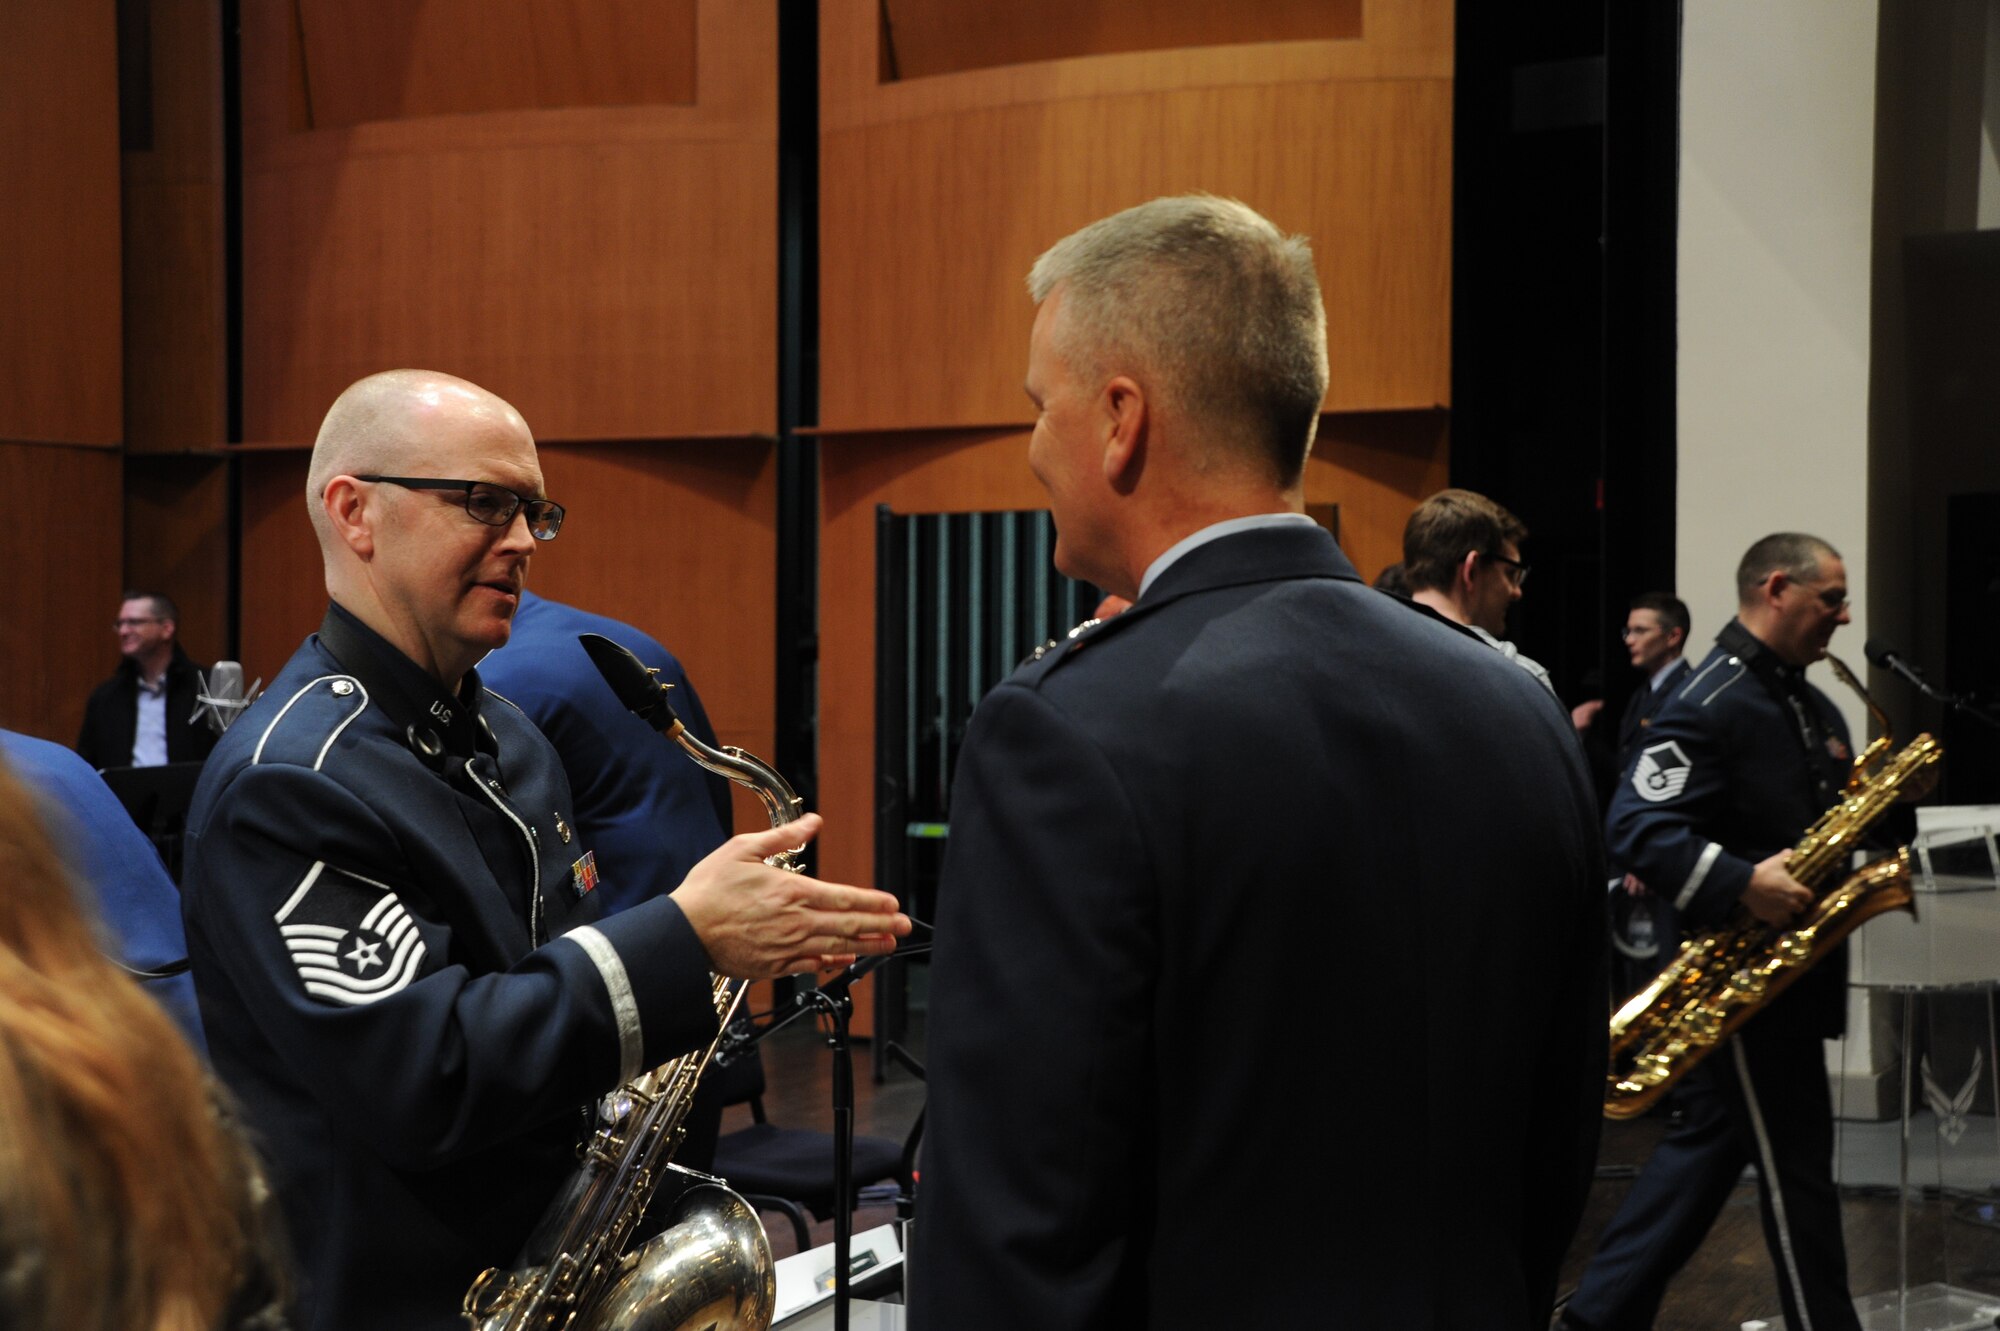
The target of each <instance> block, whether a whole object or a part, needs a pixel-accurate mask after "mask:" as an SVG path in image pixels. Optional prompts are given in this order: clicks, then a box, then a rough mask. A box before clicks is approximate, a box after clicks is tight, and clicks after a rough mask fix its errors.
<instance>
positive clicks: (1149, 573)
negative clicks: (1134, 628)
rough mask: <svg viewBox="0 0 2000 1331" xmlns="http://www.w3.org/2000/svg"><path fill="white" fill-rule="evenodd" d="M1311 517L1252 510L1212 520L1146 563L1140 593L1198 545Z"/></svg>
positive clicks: (1309, 520)
mask: <svg viewBox="0 0 2000 1331" xmlns="http://www.w3.org/2000/svg"><path fill="white" fill-rule="evenodd" d="M1311 521H1312V519H1311V518H1309V517H1307V516H1306V515H1305V514H1303V513H1253V514H1251V515H1250V516H1249V517H1247V518H1225V519H1223V520H1222V521H1221V522H1212V523H1210V524H1209V525H1208V526H1206V527H1203V528H1202V529H1201V530H1200V531H1198V532H1195V533H1194V534H1193V535H1191V536H1183V537H1182V538H1181V539H1180V540H1178V541H1175V542H1174V543H1173V544H1172V545H1170V546H1168V547H1167V550H1166V553H1165V554H1163V555H1161V556H1160V557H1159V558H1158V559H1155V560H1154V561H1153V562H1152V563H1151V564H1149V565H1147V567H1146V576H1145V577H1143V578H1141V579H1139V595H1140V596H1144V595H1145V594H1146V589H1147V588H1148V587H1150V586H1152V585H1153V584H1154V583H1155V582H1158V581H1159V579H1160V575H1161V574H1162V573H1165V572H1166V571H1167V570H1168V569H1169V568H1171V567H1173V563H1174V561H1175V560H1177V559H1179V558H1180V557H1181V556H1182V555H1184V554H1186V553H1187V552H1188V551H1190V550H1193V549H1195V548H1196V547H1197V546H1203V545H1207V544H1208V543H1209V542H1210V541H1216V540H1220V539H1221V538H1223V537H1224V536H1234V535H1236V533H1238V532H1242V531H1255V530H1256V529H1257V528H1259V527H1278V526H1282V525H1283V524H1285V523H1287V522H1311ZM1135 599H1136V598H1135Z"/></svg>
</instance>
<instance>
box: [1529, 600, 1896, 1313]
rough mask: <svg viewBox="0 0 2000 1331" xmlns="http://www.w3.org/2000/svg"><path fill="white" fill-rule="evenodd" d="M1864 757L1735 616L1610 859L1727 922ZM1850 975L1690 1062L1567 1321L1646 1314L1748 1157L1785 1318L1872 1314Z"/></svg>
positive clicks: (1662, 722)
mask: <svg viewBox="0 0 2000 1331" xmlns="http://www.w3.org/2000/svg"><path fill="white" fill-rule="evenodd" d="M1851 761H1852V758H1851V755H1850V753H1849V751H1848V738H1847V725H1846V722H1845V721H1844V720H1843V719H1842V718H1841V715H1840V713H1839V711H1837V710H1836V709H1835V708H1834V706H1833V704H1832V703H1831V702H1830V701H1829V700H1828V699H1827V697H1826V695H1825V694H1823V693H1821V692H1820V691H1819V690H1818V689H1816V688H1814V687H1812V686H1811V685H1810V684H1808V683H1806V682H1805V678H1804V671H1802V670H1799V669H1796V668H1793V667H1790V666H1786V665H1785V664H1783V663H1782V662H1780V661H1779V660H1778V659H1777V658H1776V657H1775V656H1773V655H1772V653H1771V651H1770V649H1768V648H1767V647H1765V646H1764V645H1763V643H1761V642H1760V641H1758V639H1757V638H1756V637H1755V636H1754V635H1753V634H1751V633H1750V631H1749V630H1748V629H1746V628H1744V627H1743V625H1742V624H1741V623H1740V622H1738V621H1735V620H1732V621H1730V623H1729V624H1728V625H1727V626H1726V627H1725V628H1724V629H1723V630H1722V632H1721V633H1720V634H1718V635H1717V637H1716V646H1715V649H1714V650H1713V651H1711V652H1710V653H1709V654H1708V657H1707V659H1706V660H1704V661H1703V662H1702V663H1701V665H1700V666H1699V667H1698V668H1697V669H1696V670H1695V672H1694V674H1693V675H1692V676H1691V677H1690V679H1689V680H1688V682H1687V684H1686V685H1685V687H1683V688H1682V689H1681V690H1680V692H1679V693H1678V695H1677V696H1676V697H1675V698H1674V699H1673V700H1672V701H1671V702H1669V703H1668V705H1667V706H1666V707H1665V708H1664V709H1662V710H1661V711H1660V713H1659V714H1658V715H1657V716H1656V717H1655V718H1654V720H1653V723H1652V724H1651V725H1650V726H1649V727H1647V729H1646V732H1645V736H1644V740H1643V743H1642V744H1641V745H1640V747H1639V750H1638V752H1637V754H1636V755H1635V756H1634V758H1633V760H1632V763H1631V765H1630V766H1629V767H1628V768H1627V769H1626V772H1625V775H1624V780H1623V781H1622V782H1621V783H1620V785H1619V787H1618V790H1617V793H1616V794H1615V795H1614V796H1613V799H1612V804H1611V812H1610V819H1609V828H1610V851H1611V857H1612V862H1613V863H1617V864H1623V865H1626V866H1628V867H1630V868H1631V870H1632V871H1633V872H1634V873H1636V874H1638V875H1639V877H1640V878H1641V879H1642V880H1644V881H1645V883H1646V884H1647V885H1648V886H1649V887H1650V888H1651V889H1652V890H1653V891H1654V892H1657V893H1660V894H1662V895H1663V896H1665V897H1667V898H1668V899H1669V900H1670V901H1671V902H1672V903H1673V905H1674V906H1675V907H1676V908H1677V909H1678V910H1680V911H1681V913H1682V915H1683V916H1684V918H1686V919H1687V920H1688V922H1689V925H1690V927H1691V928H1709V927H1713V926H1715V925H1718V924H1720V923H1722V922H1723V921H1724V920H1725V919H1726V918H1727V917H1728V916H1729V914H1730V912H1731V911H1732V910H1733V909H1734V908H1735V906H1736V905H1737V904H1738V902H1739V900H1740V899H1741V897H1742V895H1743V891H1744V889H1745V888H1746V887H1747V886H1749V883H1750V874H1751V870H1752V869H1753V867H1754V866H1755V865H1756V864H1757V862H1758V861H1760V860H1763V859H1765V858H1767V857H1769V856H1770V855H1773V854H1775V853H1776V852H1778V851H1780V850H1785V849H1788V848H1789V847H1791V846H1792V845H1793V844H1795V843H1796V842H1797V840H1798V838H1799V836H1800V834H1801V833H1803V832H1804V831H1805V829H1806V828H1807V827H1809V826H1811V825H1812V823H1813V822H1814V821H1816V820H1817V819H1818V817H1819V816H1820V815H1821V814H1822V813H1824V812H1825V811H1826V810H1827V809H1828V808H1829V807H1831V806H1832V805H1833V803H1834V802H1835V801H1836V800H1837V799H1838V798H1839V796H1840V791H1841V788H1842V786H1843V784H1844V783H1845V780H1846V776H1847V772H1848V770H1849V767H1850V765H1851ZM1846 976H1847V964H1846V957H1845V949H1844V948H1843V949H1842V950H1841V951H1839V952H1836V953H1835V954H1833V955H1831V956H1829V957H1826V958H1824V959H1823V960H1821V961H1820V963H1819V964H1818V965H1817V966H1815V967H1814V968H1813V969H1812V970H1810V971H1808V972H1807V973H1806V974H1805V975H1804V976H1803V977H1802V978H1800V979H1799V980H1797V981H1796V982H1794V983H1793V985H1792V987H1791V988H1789V989H1787V990H1786V991H1785V992H1784V993H1783V994H1781V995H1779V996H1778V997H1777V998H1776V999H1774V1000H1773V1001H1772V1002H1771V1004H1770V1005H1769V1006H1768V1007H1767V1008H1766V1009H1765V1010H1764V1011H1762V1012H1760V1013H1759V1014H1758V1015H1757V1016H1755V1017H1753V1018H1752V1019H1751V1020H1750V1021H1749V1023H1748V1024H1747V1025H1745V1026H1744V1027H1743V1029H1742V1030H1741V1031H1740V1032H1739V1033H1738V1034H1737V1035H1736V1036H1735V1037H1734V1038H1732V1039H1731V1040H1729V1041H1728V1042H1727V1043H1726V1045H1725V1046H1724V1047H1723V1048H1721V1049H1719V1050H1717V1051H1715V1052H1714V1053H1712V1054H1711V1055H1709V1057H1708V1059H1707V1060H1706V1061H1705V1062H1703V1063H1702V1065H1701V1066H1699V1067H1697V1068H1696V1069H1695V1070H1694V1071H1693V1072H1691V1073H1689V1074H1688V1077H1687V1079H1686V1080H1685V1081H1684V1082H1683V1083H1682V1090H1681V1094H1680V1099H1679V1103H1680V1105H1681V1107H1682V1120H1681V1122H1680V1124H1679V1125H1678V1126H1677V1127H1675V1128H1674V1129H1673V1130H1672V1131H1670V1132H1669V1133H1668V1135H1667V1136H1666V1137H1665V1138H1663V1139H1662V1140H1661V1142H1660V1144H1659V1146H1658V1147H1656V1148H1655V1149H1654V1152H1653V1155H1652V1157H1651V1158H1650V1159H1649V1160H1648V1161H1647V1163H1646V1167H1645V1169H1644V1171H1643V1172H1642V1173H1641V1174H1640V1177H1639V1179H1638V1181H1637V1182H1636V1183H1635V1184H1634V1185H1633V1188H1632V1191H1631V1192H1630V1193H1629V1194H1627V1196H1626V1199H1625V1203H1624V1205H1623V1206H1621V1207H1620V1208H1619V1211H1618V1214H1617V1215H1616V1216H1615V1217H1614V1218H1613V1219H1612V1222H1611V1224H1610V1226H1609V1228H1607V1229H1606V1231H1605V1233H1604V1236H1603V1238H1602V1239H1601V1240H1600V1242H1599V1245H1598V1250H1597V1253H1596V1255H1595V1256H1594V1257H1593V1258H1592V1259H1591V1264H1590V1268H1589V1270H1588V1271H1586V1272H1585V1274H1584V1278H1583V1283H1582V1285H1581V1286H1580V1287H1579V1288H1578V1290H1577V1293H1576V1295H1575V1297H1574V1298H1573V1299H1572V1300H1571V1302H1570V1304H1569V1308H1568V1314H1567V1315H1568V1317H1569V1318H1570V1320H1571V1322H1573V1323H1575V1324H1577V1325H1581V1326H1584V1327H1588V1328H1591V1331H1624V1329H1625V1328H1629V1327H1650V1326H1651V1325H1652V1324H1653V1316H1654V1314H1655V1312H1656V1311H1657V1310H1658V1308H1659V1304H1660V1299H1661V1297H1662V1295H1663V1294H1664V1293H1665V1291H1666V1285H1667V1282H1668V1280H1669V1279H1670V1278H1671V1277H1672V1276H1673V1274H1674V1273H1675V1272H1676V1271H1677V1270H1679V1269H1680V1267H1681V1265H1682V1264H1683V1263H1685V1262H1686V1260H1687V1259H1688V1257H1689V1256H1690V1255H1692V1254H1693V1252H1694V1250H1695V1249H1696V1248H1697V1247H1698V1246H1700V1243H1701V1240H1702V1238H1703V1236H1704V1235H1706V1234H1707V1232H1708V1230H1709V1228H1710V1226H1711V1225H1713V1223H1714V1221H1715V1217H1716V1215H1717V1214H1718V1213H1719V1212H1720V1211H1721V1209H1722V1206H1723V1204H1724V1203H1725V1202H1726V1201H1727V1200H1728V1198H1729V1194H1730V1192H1731V1190H1732V1189H1733V1188H1734V1187H1735V1185H1736V1180H1737V1179H1738V1178H1739V1177H1740V1176H1741V1174H1742V1171H1743V1166H1744V1165H1745V1164H1755V1165H1756V1166H1757V1177H1758V1191H1759V1199H1760V1202H1761V1204H1762V1210H1763V1222H1764V1237H1765V1242H1766V1244H1767V1246H1768V1247H1769V1248H1770V1250H1771V1260H1772V1265H1773V1266H1774V1267H1775V1268H1776V1270H1777V1275H1778V1286H1779V1292H1780V1296H1781V1299H1782V1302H1783V1305H1784V1312H1785V1317H1786V1318H1787V1325H1789V1326H1794V1327H1803V1326H1811V1327H1813V1328H1814V1331H1830V1329H1831V1331H1839V1329H1840V1328H1853V1327H1856V1326H1858V1322H1857V1321H1856V1319H1855V1314H1854V1306H1853V1303H1852V1301H1851V1296H1850V1295H1849V1293H1848V1290H1847V1258H1846V1251H1845V1248H1844V1247H1843V1245H1842V1242H1841V1232H1840V1202H1839V1197H1838V1194H1837V1193H1836V1191H1835V1189H1834V1185H1833V1177H1832V1170H1833V1107H1832V1103H1831V1097H1830V1093H1829V1091H1828V1088H1827V1078H1826V1063H1825V1054H1824V1048H1823V1045H1822V1043H1821V1042H1822V1040H1824V1039H1829V1038H1832V1037H1834V1036H1838V1035H1839V1034H1841V1032H1842V1030H1843V1029H1844V1027H1845V1021H1846ZM1801 1304H1803V1310H1804V1311H1803V1315H1802V1311H1801Z"/></svg>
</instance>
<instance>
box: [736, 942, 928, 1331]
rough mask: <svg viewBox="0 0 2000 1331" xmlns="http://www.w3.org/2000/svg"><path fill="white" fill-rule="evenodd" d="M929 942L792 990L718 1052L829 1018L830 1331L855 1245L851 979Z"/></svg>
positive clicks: (838, 1315)
mask: <svg viewBox="0 0 2000 1331" xmlns="http://www.w3.org/2000/svg"><path fill="white" fill-rule="evenodd" d="M930 950H931V945H930V944H929V943H918V944H916V945H915V946H912V947H904V948H898V949H897V950H896V951H894V952H882V953H878V954H876V955H874V956H871V957H863V958H861V959H860V960H859V961H856V962H855V963H854V964H853V965H851V966H849V967H847V969H845V970H843V971H842V972H841V973H840V974H839V975H837V976H835V977H834V978H833V979H831V980H828V981H827V982H826V983H825V984H822V985H819V986H818V987H816V988H813V989H808V990H807V991H806V992H805V993H803V994H795V995H793V997H792V1001H791V1002H790V1004H788V1005H786V1006H781V1007H776V1008H773V1009H772V1010H771V1011H769V1012H767V1013H765V1014H764V1018H765V1024H764V1025H762V1026H759V1025H757V1024H756V1022H757V1020H758V1019H757V1018H752V1019H751V1023H750V1027H749V1029H747V1030H732V1031H731V1032H730V1033H729V1034H728V1035H727V1036H726V1037H725V1038H724V1039H723V1042H722V1048H721V1049H720V1050H719V1051H717V1055H716V1056H717V1057H718V1058H719V1059H720V1060H721V1061H722V1062H724V1063H727V1062H729V1061H730V1060H731V1059H733V1058H736V1057H738V1056H739V1055H741V1054H742V1053H743V1052H744V1051H745V1050H747V1049H749V1048H751V1047H752V1046H754V1045H756V1044H757V1043H759V1042H760V1041H762V1040H763V1039H765V1037H767V1036H769V1035H771V1034H772V1033H774V1032H776V1031H781V1030H783V1029H784V1028H785V1027H787V1026H789V1025H791V1024H792V1023H793V1022H795V1021H797V1020H798V1019H799V1018H800V1017H803V1016H805V1015H806V1014H807V1013H808V1012H817V1013H820V1014H821V1015H823V1016H826V1017H828V1018H830V1019H831V1020H832V1024H833V1029H832V1031H831V1032H830V1033H829V1034H828V1035H827V1037H826V1047H827V1048H828V1049H831V1050H832V1051H833V1331H848V1325H847V1323H848V1301H849V1299H850V1298H851V1297H852V1294H851V1291H850V1289H849V1283H850V1280H849V1277H850V1272H849V1269H848V1268H849V1266H850V1264H851V1262H852V1254H853V1248H854V1206H853V1203H854V1195H853V1194H854V1053H853V1049H852V1047H851V1046H850V1045H849V1043H848V1034H847V1026H848V1021H849V1019H850V1018H852V1017H853V1015H854V998H853V994H852V992H851V991H852V990H853V988H854V982H855V981H856V980H859V979H862V978H863V977H864V976H867V975H870V974H872V973H873V972H874V971H875V970H876V969H877V968H878V967H881V966H883V965H885V964H886V963H888V962H891V961H894V960H895V959H896V958H898V957H914V956H920V955H922V954H923V953H925V952H928V951H930Z"/></svg>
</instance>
